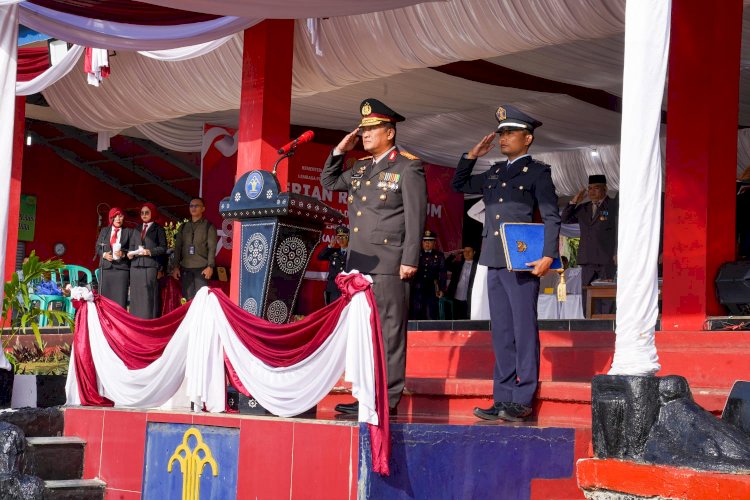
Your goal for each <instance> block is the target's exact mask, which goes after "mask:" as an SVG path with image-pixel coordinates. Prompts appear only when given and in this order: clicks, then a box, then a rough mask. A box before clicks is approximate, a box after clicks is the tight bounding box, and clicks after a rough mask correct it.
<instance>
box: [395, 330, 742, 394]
mask: <svg viewBox="0 0 750 500" xmlns="http://www.w3.org/2000/svg"><path fill="white" fill-rule="evenodd" d="M614 340H615V336H614V333H612V332H565V331H561V332H555V331H543V332H540V342H541V353H540V355H541V363H540V380H545V381H570V380H574V381H575V380H577V381H588V380H590V379H591V377H593V376H594V375H598V374H603V373H606V372H607V371H608V370H609V368H610V365H611V363H612V358H613V356H614ZM656 344H657V351H658V354H659V360H660V363H661V365H662V371H661V372H660V373H659V374H658V375H662V376H663V375H670V374H678V375H682V376H684V377H686V378H687V379H688V382H690V384H691V385H693V386H696V387H715V388H730V387H731V386H732V384H733V383H734V382H735V381H736V380H742V379H744V378H746V377H747V370H746V368H745V366H744V362H743V361H742V360H743V359H748V357H749V356H750V334H747V333H745V332H657V334H656ZM406 358H407V362H406V373H407V377H411V378H491V376H492V368H493V364H494V354H493V351H492V346H491V337H490V333H489V332H477V331H455V332H433V331H417V332H409V337H408V352H407V357H406Z"/></svg>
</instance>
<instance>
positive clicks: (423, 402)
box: [318, 378, 730, 426]
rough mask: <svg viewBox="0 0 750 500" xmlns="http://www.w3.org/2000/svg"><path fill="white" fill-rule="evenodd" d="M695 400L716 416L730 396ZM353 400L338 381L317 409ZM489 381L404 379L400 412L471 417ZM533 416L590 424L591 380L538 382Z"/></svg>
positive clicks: (718, 392)
mask: <svg viewBox="0 0 750 500" xmlns="http://www.w3.org/2000/svg"><path fill="white" fill-rule="evenodd" d="M691 390H692V392H693V397H694V398H695V401H696V402H697V403H698V404H699V405H701V406H702V407H703V408H705V409H706V410H708V411H710V412H712V413H714V414H716V415H718V414H720V413H721V411H722V409H723V408H724V404H725V402H726V398H727V396H728V395H729V390H730V389H729V388H727V389H717V388H705V387H691ZM351 401H352V396H351V385H350V384H347V383H344V382H343V381H339V383H338V384H337V386H336V387H335V388H334V390H333V391H331V393H330V394H329V395H328V396H327V397H326V398H324V399H323V401H321V402H320V403H319V404H318V409H319V410H323V411H333V409H334V407H335V406H336V404H338V403H349V402H351ZM492 403H493V401H492V380H491V379H490V378H486V379H475V378H471V379H458V378H454V379H445V378H407V380H406V387H405V389H404V396H403V397H402V399H401V403H400V404H399V415H401V416H404V415H417V416H424V415H436V416H440V417H441V418H449V419H450V418H454V417H455V419H456V420H461V419H463V418H467V417H469V418H470V417H471V415H472V411H473V410H474V408H475V407H477V406H478V407H482V408H486V407H489V406H491V405H492ZM534 415H535V416H536V417H537V419H539V420H541V421H547V420H563V421H566V422H569V423H571V424H572V425H573V424H574V425H583V426H590V425H591V383H590V382H588V381H541V382H540V383H539V390H538V393H537V401H536V404H535V408H534Z"/></svg>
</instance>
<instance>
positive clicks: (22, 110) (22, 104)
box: [4, 97, 26, 281]
mask: <svg viewBox="0 0 750 500" xmlns="http://www.w3.org/2000/svg"><path fill="white" fill-rule="evenodd" d="M13 122H14V125H13V127H14V128H13V164H12V165H11V171H10V196H9V198H8V239H7V241H6V243H5V274H4V276H5V280H6V281H7V280H9V279H10V277H11V276H12V275H13V273H14V272H15V270H16V247H17V246H18V219H19V215H20V211H21V173H22V172H23V147H24V133H25V132H26V123H25V122H26V98H25V97H16V117H15V120H14V121H13Z"/></svg>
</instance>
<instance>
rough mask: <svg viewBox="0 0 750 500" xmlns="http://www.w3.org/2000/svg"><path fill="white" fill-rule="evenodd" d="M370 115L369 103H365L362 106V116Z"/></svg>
mask: <svg viewBox="0 0 750 500" xmlns="http://www.w3.org/2000/svg"><path fill="white" fill-rule="evenodd" d="M370 113H372V107H370V103H369V102H366V103H364V104H363V105H362V116H367V115H369V114H370Z"/></svg>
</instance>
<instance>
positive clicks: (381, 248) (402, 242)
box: [320, 99, 427, 408]
mask: <svg viewBox="0 0 750 500" xmlns="http://www.w3.org/2000/svg"><path fill="white" fill-rule="evenodd" d="M360 108H361V114H362V122H361V124H360V126H371V125H376V124H379V123H382V122H391V123H395V122H397V121H402V120H403V119H404V118H403V117H402V116H400V115H399V114H398V113H396V112H394V111H393V110H391V109H390V108H388V107H387V106H386V105H385V104H383V103H381V102H380V101H377V100H375V99H367V100H365V101H363V102H362V105H361V106H360ZM344 157H345V155H344V154H339V155H334V154H333V152H332V153H331V155H329V157H328V159H327V160H326V162H325V165H324V166H323V171H322V172H321V174H320V183H321V184H322V185H323V187H325V188H326V189H328V190H331V191H348V193H349V196H348V215H349V248H348V254H349V256H348V257H347V264H346V268H347V270H350V271H351V270H357V271H359V272H361V273H363V274H369V275H370V276H372V279H373V293H374V295H375V302H376V304H377V307H378V313H379V315H380V323H381V329H382V331H383V344H384V349H385V357H386V364H387V373H388V403H389V406H390V408H395V407H396V406H397V405H398V402H399V401H400V400H401V392H402V391H403V388H404V381H405V377H406V326H407V322H408V318H409V292H410V291H409V282H408V281H405V280H402V279H401V278H400V268H401V265H407V266H413V267H417V265H418V264H419V250H420V247H421V239H422V231H423V230H424V221H425V216H426V208H427V185H426V183H425V176H424V168H423V167H422V161H421V160H420V159H419V158H417V157H415V156H413V155H411V154H409V153H406V152H404V151H399V149H398V148H394V149H392V150H391V151H390V152H387V153H386V154H385V156H384V157H382V158H380V159H378V160H379V161H377V163H375V164H373V158H372V157H367V158H363V159H361V160H358V161H356V162H355V163H354V166H353V167H352V168H351V169H350V170H347V171H344V170H343V168H344Z"/></svg>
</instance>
